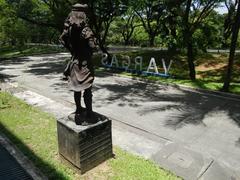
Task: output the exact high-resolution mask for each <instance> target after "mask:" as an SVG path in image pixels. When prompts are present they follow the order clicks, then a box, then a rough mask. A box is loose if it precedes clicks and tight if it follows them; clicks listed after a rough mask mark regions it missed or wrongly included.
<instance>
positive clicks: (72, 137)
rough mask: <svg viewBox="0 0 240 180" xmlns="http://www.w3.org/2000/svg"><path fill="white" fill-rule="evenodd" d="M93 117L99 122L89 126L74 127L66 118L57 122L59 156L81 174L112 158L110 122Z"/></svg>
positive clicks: (102, 117) (100, 116) (103, 118)
mask: <svg viewBox="0 0 240 180" xmlns="http://www.w3.org/2000/svg"><path fill="white" fill-rule="evenodd" d="M95 115H96V116H98V119H99V122H98V123H96V124H93V125H89V126H80V125H76V124H75V122H73V121H70V120H69V119H68V118H64V119H59V120H57V133H58V147H59V154H60V156H61V158H63V159H64V160H67V161H68V162H70V163H71V164H72V165H74V166H75V167H76V168H78V169H79V170H80V173H81V174H83V173H85V172H86V171H88V170H90V169H92V168H93V167H95V166H97V165H99V164H100V163H102V162H103V161H105V160H107V159H109V158H111V157H113V151H112V124H111V120H109V119H108V118H106V117H105V116H102V115H100V114H97V113H96V114H95Z"/></svg>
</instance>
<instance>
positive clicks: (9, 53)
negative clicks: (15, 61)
mask: <svg viewBox="0 0 240 180" xmlns="http://www.w3.org/2000/svg"><path fill="white" fill-rule="evenodd" d="M63 51H64V49H63V48H60V47H53V46H47V45H46V46H43V45H41V46H40V45H39V46H21V47H10V46H5V47H0V61H1V59H5V58H16V57H21V56H28V55H37V54H46V53H57V52H63Z"/></svg>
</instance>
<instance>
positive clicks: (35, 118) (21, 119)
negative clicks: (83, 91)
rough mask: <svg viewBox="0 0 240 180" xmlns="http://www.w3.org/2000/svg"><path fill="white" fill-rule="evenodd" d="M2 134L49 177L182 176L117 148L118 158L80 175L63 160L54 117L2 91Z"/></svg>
mask: <svg viewBox="0 0 240 180" xmlns="http://www.w3.org/2000/svg"><path fill="white" fill-rule="evenodd" d="M0 133H4V134H5V135H6V136H8V138H9V139H10V140H11V141H12V142H13V143H14V144H15V145H16V146H17V147H18V148H19V149H20V150H21V151H22V152H23V153H24V154H25V155H26V156H27V157H28V158H29V159H30V160H31V161H32V162H33V163H34V164H35V165H36V166H37V167H38V168H39V169H40V170H41V171H42V172H43V173H44V174H45V175H46V176H48V178H49V179H54V180H55V179H57V180H60V179H96V180H99V179H100V180H101V179H102V180H105V179H119V180H120V179H121V180H123V179H126V180H132V179H144V180H145V179H146V180H147V179H156V180H168V179H180V178H178V177H176V176H175V175H173V174H171V173H170V172H168V171H165V170H163V169H161V168H159V167H158V166H157V165H155V164H154V163H153V162H150V161H148V160H145V159H143V158H140V157H137V156H134V155H132V154H129V153H127V152H125V151H122V150H121V149H119V148H117V147H114V153H115V155H116V158H115V159H110V160H108V161H107V162H105V163H103V164H101V165H100V166H98V167H96V168H95V169H93V170H91V171H89V172H87V173H86V174H84V175H82V176H80V175H78V174H77V173H76V171H74V170H72V169H70V168H69V167H68V166H66V165H65V164H63V163H61V161H60V159H59V156H58V149H57V136H56V135H57V132H56V121H55V119H54V117H52V116H51V115H49V114H47V113H44V112H42V111H40V110H38V109H37V108H35V107H32V106H29V105H27V104H25V103H24V102H22V101H21V100H19V99H17V98H15V97H13V96H11V95H10V94H8V93H4V92H0Z"/></svg>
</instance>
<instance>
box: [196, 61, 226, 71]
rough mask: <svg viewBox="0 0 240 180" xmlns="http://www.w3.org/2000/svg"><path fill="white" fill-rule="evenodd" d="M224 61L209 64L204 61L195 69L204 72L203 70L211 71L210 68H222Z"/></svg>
mask: <svg viewBox="0 0 240 180" xmlns="http://www.w3.org/2000/svg"><path fill="white" fill-rule="evenodd" d="M226 66H227V64H226V63H218V64H209V63H204V64H201V65H199V66H197V67H196V70H197V71H200V72H204V71H212V70H217V69H222V68H224V67H226Z"/></svg>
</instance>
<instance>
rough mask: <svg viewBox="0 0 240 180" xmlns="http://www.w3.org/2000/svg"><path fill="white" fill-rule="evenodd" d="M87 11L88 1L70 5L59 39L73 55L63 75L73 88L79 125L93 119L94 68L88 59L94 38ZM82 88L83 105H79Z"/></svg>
mask: <svg viewBox="0 0 240 180" xmlns="http://www.w3.org/2000/svg"><path fill="white" fill-rule="evenodd" d="M87 15H88V5H87V4H75V5H73V7H72V11H71V12H70V14H69V15H68V17H67V19H66V20H65V23H64V31H63V33H62V35H61V36H60V42H61V43H62V44H63V45H64V47H65V48H67V49H68V50H69V51H70V53H71V55H72V58H71V61H70V62H69V63H68V65H67V67H66V69H65V71H64V75H65V76H66V77H67V78H68V83H69V88H70V90H71V91H74V101H75V104H76V111H75V117H74V118H75V122H76V124H81V125H88V124H93V123H96V119H95V118H94V117H93V116H94V113H93V111H92V84H93V81H94V69H93V64H92V62H91V58H92V54H93V52H94V51H95V50H96V39H95V37H94V34H93V32H92V30H91V28H90V27H89V24H88V16H87ZM82 92H83V98H84V103H85V106H86V109H85V108H83V107H82V106H81V96H82Z"/></svg>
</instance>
